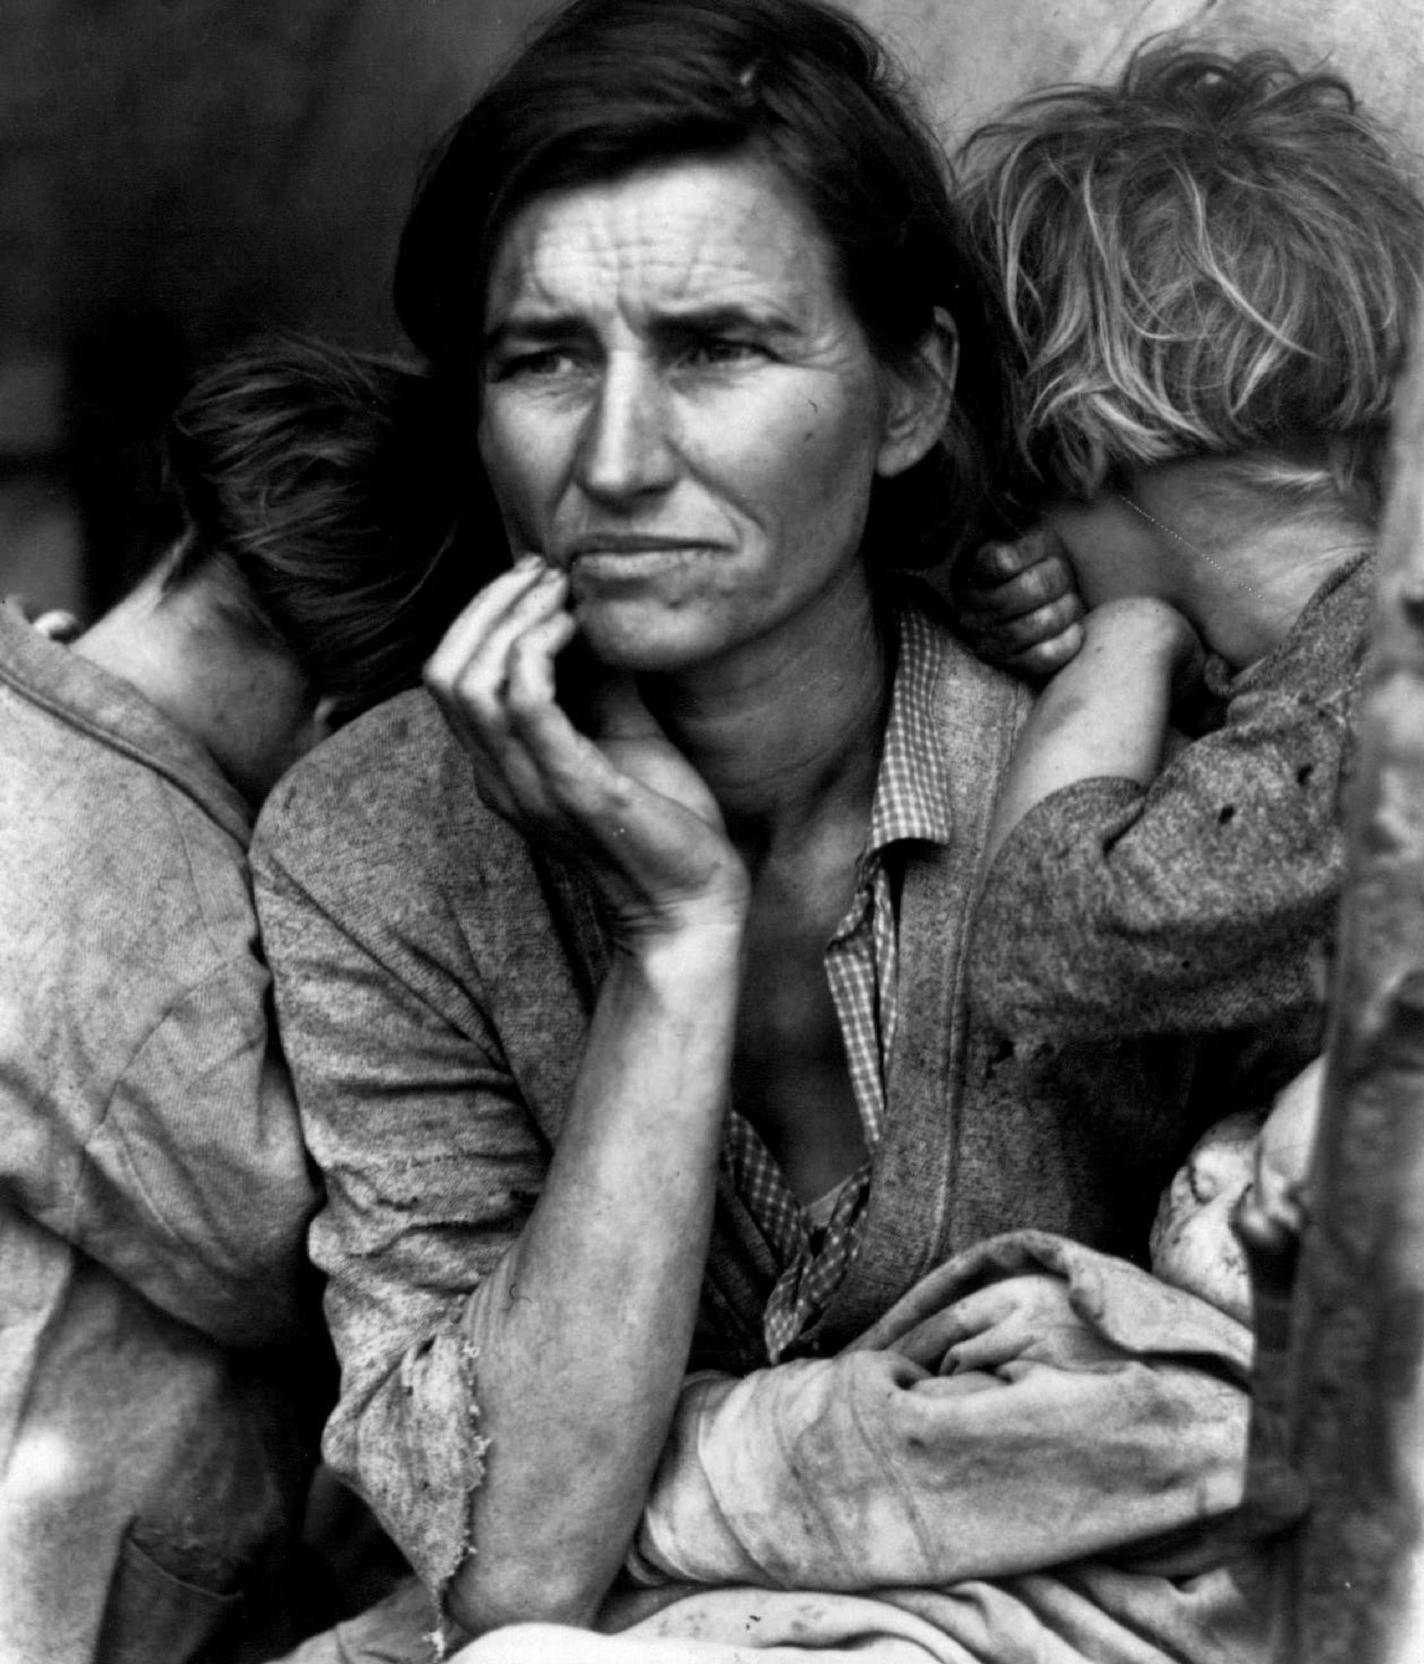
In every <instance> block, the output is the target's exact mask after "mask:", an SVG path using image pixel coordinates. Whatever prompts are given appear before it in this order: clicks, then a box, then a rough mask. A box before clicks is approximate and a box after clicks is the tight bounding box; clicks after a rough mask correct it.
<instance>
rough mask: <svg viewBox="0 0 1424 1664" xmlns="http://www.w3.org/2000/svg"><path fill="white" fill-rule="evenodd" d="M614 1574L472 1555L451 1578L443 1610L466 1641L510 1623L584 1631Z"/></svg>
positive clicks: (519, 1558)
mask: <svg viewBox="0 0 1424 1664" xmlns="http://www.w3.org/2000/svg"><path fill="white" fill-rule="evenodd" d="M615 1575H616V1568H614V1570H613V1571H612V1572H610V1571H607V1570H606V1569H604V1568H600V1569H598V1570H597V1571H593V1570H581V1569H580V1568H577V1567H570V1566H569V1565H567V1564H564V1565H556V1566H551V1565H550V1564H549V1563H548V1561H547V1560H544V1559H538V1560H537V1561H536V1560H535V1559H534V1558H533V1557H529V1556H520V1555H514V1554H506V1555H494V1556H489V1555H484V1554H480V1553H479V1552H478V1551H477V1552H476V1553H474V1554H472V1555H471V1556H470V1558H469V1559H468V1560H466V1562H465V1564H464V1565H463V1566H462V1567H461V1569H460V1570H459V1571H458V1572H457V1573H456V1574H455V1576H454V1578H453V1579H452V1580H451V1583H450V1586H449V1589H448V1590H447V1592H446V1596H445V1610H446V1612H447V1613H448V1615H449V1616H450V1617H451V1618H452V1619H453V1620H454V1621H455V1623H457V1624H458V1625H459V1626H460V1628H461V1629H462V1630H464V1631H465V1632H466V1633H467V1634H468V1635H469V1636H470V1637H471V1638H475V1637H478V1636H481V1635H487V1634H488V1633H489V1632H490V1631H491V1630H493V1629H503V1628H505V1627H507V1626H508V1625H510V1624H526V1623H552V1624H565V1625H569V1626H572V1627H574V1628H577V1629H588V1628H590V1627H591V1626H592V1624H593V1621H594V1619H595V1618H596V1617H597V1615H598V1610H599V1608H600V1607H601V1606H602V1605H603V1601H604V1597H605V1596H606V1595H607V1593H608V1590H609V1588H610V1586H611V1585H612V1582H613V1578H614V1576H615Z"/></svg>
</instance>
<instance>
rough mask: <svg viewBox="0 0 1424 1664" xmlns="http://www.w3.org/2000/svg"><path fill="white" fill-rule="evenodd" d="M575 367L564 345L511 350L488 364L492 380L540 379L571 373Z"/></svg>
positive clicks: (571, 356) (574, 359)
mask: <svg viewBox="0 0 1424 1664" xmlns="http://www.w3.org/2000/svg"><path fill="white" fill-rule="evenodd" d="M576 368H577V360H576V358H575V356H574V354H573V353H571V352H569V351H568V350H567V349H566V348H564V347H539V348H537V349H534V350H531V351H529V352H511V353H508V354H506V355H505V356H504V357H502V358H497V359H496V360H495V362H494V363H493V364H492V365H491V366H490V377H491V379H492V380H494V381H517V380H540V379H544V378H548V377H553V376H563V375H569V374H572V373H573V371H574V370H575V369H576Z"/></svg>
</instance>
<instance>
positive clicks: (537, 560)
mask: <svg viewBox="0 0 1424 1664" xmlns="http://www.w3.org/2000/svg"><path fill="white" fill-rule="evenodd" d="M543 564H544V557H543V556H542V555H536V554H533V553H529V554H523V555H521V556H520V557H519V559H518V560H517V561H515V563H514V567H513V570H514V571H516V572H532V571H533V570H534V568H535V567H536V566H542V565H543Z"/></svg>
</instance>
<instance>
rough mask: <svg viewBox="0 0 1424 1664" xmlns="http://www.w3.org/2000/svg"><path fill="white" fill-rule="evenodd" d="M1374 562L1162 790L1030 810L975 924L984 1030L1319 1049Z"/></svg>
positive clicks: (1228, 701) (1293, 637) (1264, 663)
mask: <svg viewBox="0 0 1424 1664" xmlns="http://www.w3.org/2000/svg"><path fill="white" fill-rule="evenodd" d="M1374 571H1375V568H1374V562H1373V560H1371V559H1369V558H1367V557H1360V558H1359V559H1358V560H1355V561H1353V562H1351V563H1350V564H1348V565H1347V566H1345V567H1343V568H1342V569H1341V570H1340V571H1338V572H1337V573H1335V574H1333V575H1332V576H1331V578H1329V579H1328V580H1327V581H1326V582H1325V583H1324V584H1322V586H1321V587H1320V589H1319V590H1317V592H1316V594H1315V595H1314V596H1313V597H1312V599H1311V600H1310V601H1309V602H1308V603H1307V605H1306V606H1305V608H1304V609H1303V610H1302V612H1301V615H1300V617H1299V618H1298V619H1297V620H1296V622H1295V624H1294V626H1293V627H1292V629H1291V630H1290V631H1289V633H1288V634H1287V635H1286V637H1285V638H1284V639H1283V640H1282V641H1281V643H1280V644H1279V645H1278V646H1277V647H1276V648H1275V650H1274V651H1273V652H1272V653H1270V654H1269V655H1267V657H1265V658H1264V659H1261V660H1260V661H1259V662H1258V663H1256V664H1254V665H1251V666H1250V667H1249V668H1247V669H1246V670H1244V671H1243V672H1241V674H1240V675H1238V676H1237V677H1235V678H1234V680H1230V681H1225V680H1222V679H1218V680H1217V681H1216V683H1215V687H1214V691H1215V692H1216V693H1217V694H1218V695H1219V696H1221V697H1222V698H1223V700H1224V712H1223V715H1222V720H1221V724H1220V726H1219V727H1217V728H1216V729H1215V730H1214V731H1212V732H1208V733H1205V734H1203V735H1202V736H1201V737H1199V738H1197V739H1194V740H1193V741H1192V743H1191V744H1189V745H1187V746H1186V747H1185V748H1184V749H1183V750H1182V751H1180V752H1179V753H1178V754H1177V756H1176V757H1174V758H1173V759H1172V761H1171V762H1170V763H1168V765H1167V766H1166V767H1165V768H1164V769H1163V770H1162V772H1161V773H1160V774H1159V775H1158V776H1157V778H1156V779H1155V780H1154V781H1153V782H1152V783H1151V785H1148V786H1142V785H1139V784H1138V783H1137V782H1135V781H1131V780H1123V779H1108V778H1102V779H1092V780H1084V781H1080V782H1078V783H1077V784H1075V785H1071V786H1067V787H1065V788H1064V789H1063V790H1061V791H1057V792H1054V793H1052V794H1051V795H1049V796H1048V797H1046V798H1045V799H1044V800H1043V801H1042V802H1041V803H1039V804H1036V805H1035V806H1034V808H1032V809H1031V810H1030V811H1029V812H1028V813H1027V814H1026V815H1025V816H1024V817H1023V819H1022V820H1021V821H1020V822H1019V824H1018V825H1017V826H1016V827H1015V828H1014V829H1013V831H1012V832H1011V833H1010V834H1009V836H1008V837H1007V838H1006V839H1005V840H1004V844H1003V847H1002V848H1001V850H1000V852H999V855H998V857H997V859H996V860H995V861H994V863H993V866H992V867H991V869H990V872H989V875H988V877H987V879H986V880H985V884H984V893H983V896H982V898H981V901H980V905H979V909H978V912H977V915H976V919H975V926H974V934H973V944H972V950H971V972H970V1000H971V1004H972V1005H973V1006H974V1008H975V1010H976V1011H977V1012H978V1013H979V1014H980V1016H981V1017H982V1018H983V1019H984V1020H985V1021H986V1022H991V1023H993V1024H995V1025H997V1026H998V1027H999V1028H1000V1029H1001V1030H1003V1031H1004V1032H1005V1033H1008V1034H1012V1035H1016V1036H1020V1037H1034V1038H1039V1039H1043V1040H1048V1041H1067V1040H1074V1039H1086V1038H1107V1037H1112V1036H1116V1035H1123V1034H1127V1033H1136V1034H1141V1033H1146V1032H1149V1031H1159V1032H1162V1033H1178V1034H1181V1033H1195V1034H1209V1033H1213V1032H1226V1031H1231V1030H1238V1031H1239V1030H1250V1029H1252V1028H1255V1027H1262V1026H1263V1027H1268V1028H1269V1027H1272V1026H1279V1025H1281V1024H1282V1023H1288V1022H1292V1021H1294V1022H1297V1023H1299V1024H1301V1025H1302V1028H1303V1029H1304V1030H1306V1031H1308V1030H1310V1029H1311V1028H1313V1029H1314V1032H1315V1035H1316V1046H1317V1049H1318V1044H1319V1036H1320V1032H1321V1029H1322V1026H1323V1000H1322V997H1321V993H1320V986H1319V983H1320V967H1319V963H1318V960H1316V959H1314V958H1313V957H1312V950H1316V952H1318V950H1319V949H1320V947H1321V946H1322V945H1324V944H1326V943H1327V942H1328V941H1329V940H1330V937H1331V935H1332V933H1333V930H1334V926H1335V915H1336V911H1337V908H1338V904H1339V900H1340V893H1341V887H1342V884H1343V881H1344V856H1345V850H1344V834H1343V831H1342V827H1341V818H1340V802H1339V799H1340V790H1341V782H1342V778H1343V776H1344V773H1345V770H1346V768H1347V767H1348V759H1349V753H1350V734H1351V718H1352V714H1353V710H1354V704H1355V701H1356V699H1357V697H1358V693H1359V687H1360V677H1361V670H1362V666H1363V662H1364V654H1365V648H1366V644H1367V639H1368V626H1369V617H1370V609H1371V606H1372V602H1373V592H1374ZM1216 668H1217V669H1218V670H1220V669H1221V666H1220V662H1219V661H1217V665H1216ZM1026 920H1032V928H1031V929H1026V928H1025V927H1024V925H1025V921H1026ZM1274 1084H1275V1085H1281V1084H1283V1081H1282V1080H1276V1081H1275V1082H1274ZM1236 1102H1237V1103H1238V1104H1239V1102H1240V1100H1239V1098H1238V1099H1237V1100H1236ZM1222 1107H1223V1110H1224V1109H1225V1108H1226V1107H1228V1106H1227V1105H1225V1104H1223V1106H1222ZM1231 1107H1234V1106H1231Z"/></svg>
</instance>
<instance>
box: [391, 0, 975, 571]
mask: <svg viewBox="0 0 1424 1664" xmlns="http://www.w3.org/2000/svg"><path fill="white" fill-rule="evenodd" d="M746 152H750V153H752V154H754V155H756V156H758V157H761V158H765V159H767V160H769V161H770V162H771V163H772V164H773V165H775V166H776V167H777V168H778V169H779V170H780V172H781V174H782V175H783V176H784V177H785V178H786V179H787V180H788V181H789V182H790V183H791V185H792V186H793V187H794V188H795V189H796V190H797V191H798V192H799V193H800V196H801V198H802V200H803V201H804V202H805V203H806V205H807V206H808V207H809V208H810V210H811V212H812V213H813V214H814V216H815V218H816V220H817V222H818V223H819V225H820V226H821V228H822V230H823V231H824V233H825V235H826V237H827V239H828V241H829V243H830V245H831V247H832V249H833V251H834V255H835V258H836V261H837V263H838V267H839V276H840V278H841V281H842V283H843V285H844V292H845V294H846V297H847V299H848V300H849V303H850V305H851V307H852V308H853V310H854V311H855V313H856V315H857V317H858V319H859V321H860V323H861V326H862V327H863V328H864V330H865V332H866V335H867V337H868V339H869V341H870V343H871V345H872V347H873V349H874V350H875V352H876V353H877V355H878V356H879V357H880V358H881V360H882V361H883V362H885V363H887V364H890V365H894V364H897V363H900V362H903V361H904V360H905V359H906V358H907V356H908V355H909V354H910V353H911V352H913V350H914V349H915V347H916V346H918V345H919V344H920V343H921V342H922V341H923V339H924V337H925V335H926V334H927V333H928V332H929V330H930V328H931V326H932V324H933V322H934V315H935V309H936V308H937V307H942V308H944V309H945V310H946V311H947V312H948V313H949V314H950V315H951V316H952V317H953V318H954V320H955V323H956V324H957V326H958V329H959V336H960V370H959V396H958V397H957V399H956V401H955V404H956V408H955V410H954V413H953V415H952V417H951V419H950V423H949V427H948V431H947V432H946V434H945V439H944V444H943V445H942V446H939V447H936V449H935V451H933V452H932V453H931V455H930V457H929V458H927V459H926V461H924V462H922V463H921V464H919V465H918V466H917V467H916V468H913V469H911V470H909V471H908V472H907V473H906V474H905V475H904V476H903V477H901V478H900V479H897V480H888V481H877V482H876V489H875V495H874V497H873V499H872V506H871V532H870V535H871V537H872V539H873V540H874V543H875V546H876V548H877V549H878V551H879V554H878V561H879V563H880V564H886V565H896V566H913V565H924V564H928V563H930V562H932V561H935V560H938V559H942V558H943V557H944V556H945V555H946V554H947V553H948V552H949V550H950V548H951V547H952V546H953V545H955V544H958V543H962V542H964V541H966V540H967V539H968V538H969V537H970V536H972V535H974V532H973V522H974V521H975V519H976V517H977V516H979V515H980V514H981V513H982V511H983V505H984V500H985V499H984V481H983V475H984V466H983V465H984V454H985V450H986V448H987V447H990V446H994V445H997V444H998V443H999V441H1000V437H1001V430H1002V423H1003V416H1002V410H1001V391H1002V389H1001V382H1002V377H1003V369H1002V366H1001V362H1000V357H999V354H1000V343H1001V332H1000V330H999V328H998V327H997V320H996V319H995V320H993V321H992V322H991V316H992V314H991V310H990V302H989V300H988V295H987V289H986V286H985V285H984V284H983V283H982V281H981V278H980V275H979V268H978V265H977V263H976V256H975V255H974V253H973V252H972V248H971V245H970V244H969V241H968V239H967V238H966V236H965V234H964V232H963V229H962V226H961V221H960V216H959V214H958V213H957V211H956V209H955V207H954V205H953V202H952V200H951V197H950V193H949V189H948V186H947V175H946V164H945V160H944V157H943V154H942V152H941V150H940V147H939V145H938V144H937V142H936V141H935V139H934V137H933V135H932V134H931V132H930V131H929V129H928V127H927V126H926V124H925V122H924V120H923V119H922V117H921V116H920V115H919V113H918V111H917V110H916V108H915V105H914V103H913V101H912V99H911V98H910V97H909V95H908V93H907V92H906V90H905V88H904V86H903V84H902V82H901V78H900V76H899V75H898V74H897V73H896V72H895V71H894V70H893V68H892V66H891V65H890V63H889V61H888V59H887V57H886V55H885V53H884V51H883V50H882V48H881V47H880V45H879V43H878V42H877V41H876V40H875V38H874V37H873V36H872V35H871V34H869V33H868V32H867V31H866V30H865V29H864V28H863V27H862V26H861V25H860V24H859V23H857V22H855V21H854V20H853V19H851V18H849V17H846V16H844V15H843V14H842V13H840V12H839V11H836V10H834V9H833V8H832V7H830V6H827V5H823V4H819V3H818V0H574V4H572V5H570V6H568V7H566V8H565V9H564V10H562V11H560V12H558V13H557V14H556V15H555V16H554V18H553V19H552V21H550V22H549V23H548V24H547V25H546V26H545V27H544V29H543V30H542V32H540V33H539V34H537V35H536V36H535V37H534V39H533V40H532V42H531V43H530V44H529V45H528V46H527V47H526V48H525V49H524V51H523V52H522V53H521V54H520V55H519V56H517V57H516V58H515V59H514V60H513V62H512V63H511V64H510V65H509V66H508V67H507V68H506V69H505V70H504V72H503V73H502V74H501V75H499V76H498V77H497V78H496V79H495V81H494V82H493V83H492V84H491V85H490V87H489V88H488V89H487V90H486V91H485V93H484V94H483V95H482V96H481V97H480V98H479V99H478V100H477V101H476V103H475V104H474V106H473V107H472V108H471V110H470V111H469V113H468V114H467V115H466V116H465V117H464V119H463V120H462V121H460V122H459V123H458V124H457V125H456V127H455V128H454V129H453V130H452V131H451V132H450V133H449V134H448V135H447V136H446V138H445V140H444V142H443V144H442V146H441V147H440V148H439V150H438V151H437V152H436V154H435V155H434V157H433V158H432V160H431V162H430V164H429V165H428V166H427V169H426V172H425V175H424V178H423V180H422V183H421V186H420V190H419V192H418V194H417V197H416V201H415V206H414V209H413V210H412V213H411V216H410V219H409V221H408V222H407V225H406V228H405V232H404V235H403V237H402V240H401V245H400V252H399V257H398V260H397V265H396V307H397V311H398V313H399V315H400V319H401V322H402V324H403V325H404V326H405V329H406V332H407V334H408V335H409V336H410V338H411V340H412V341H413V342H414V343H415V344H416V346H417V347H419V348H420V350H421V351H422V352H423V353H424V354H425V355H426V356H427V358H428V359H429V360H430V362H431V364H432V366H433V367H434V368H435V370H436V372H437V374H439V375H440V376H441V377H443V378H446V379H449V380H453V381H457V382H459V383H461V384H463V386H464V387H465V388H466V396H467V398H469V397H473V396H475V394H474V392H473V390H474V389H476V388H477V386H478V375H479V359H480V349H481V333H482V325H483V318H484V308H485V300H486V289H487V284H488V279H489V274H490V268H491V265H492V263H493V261H494V258H495V256H496V254H497V252H498V250H499V247H500V243H501V241H502V238H503V236H504V234H505V232H506V231H507V230H508V229H509V226H510V224H511V223H512V221H513V219H514V218H515V216H516V215H517V214H518V213H519V212H520V211H521V210H522V209H523V208H525V207H526V206H527V205H528V204H529V203H530V202H532V201H533V200H534V199H535V198H536V197H539V196H542V195H545V194H547V193H549V192H553V191H560V190H567V189H571V188H578V187H581V186H585V185H591V184H599V183H605V182H607V181H609V180H612V179H617V178H620V177H623V176H626V175H627V174H629V173H631V172H633V171H635V170H637V169H638V168H642V167H646V166H649V165H653V164H657V163H659V162H666V161H673V160H677V159H680V158H684V157H708V156H712V157H715V156H721V155H733V154H736V153H746Z"/></svg>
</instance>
